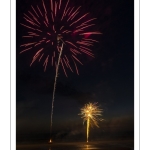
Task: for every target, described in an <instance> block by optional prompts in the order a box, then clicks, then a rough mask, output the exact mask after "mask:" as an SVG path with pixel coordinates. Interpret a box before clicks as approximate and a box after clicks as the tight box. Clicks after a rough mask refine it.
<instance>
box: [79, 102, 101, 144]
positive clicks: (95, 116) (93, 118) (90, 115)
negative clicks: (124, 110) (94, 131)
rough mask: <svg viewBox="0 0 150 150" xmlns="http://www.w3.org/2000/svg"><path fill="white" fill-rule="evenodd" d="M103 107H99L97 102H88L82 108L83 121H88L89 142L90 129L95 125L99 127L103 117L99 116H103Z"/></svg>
mask: <svg viewBox="0 0 150 150" xmlns="http://www.w3.org/2000/svg"><path fill="white" fill-rule="evenodd" d="M102 112H103V109H99V107H98V106H97V103H93V104H92V103H88V104H85V106H84V107H83V108H81V113H80V114H79V115H81V116H82V117H81V118H83V123H84V122H85V121H87V142H88V139H89V130H90V126H92V125H95V126H97V127H99V125H98V121H102V120H103V119H100V118H99V116H102Z"/></svg>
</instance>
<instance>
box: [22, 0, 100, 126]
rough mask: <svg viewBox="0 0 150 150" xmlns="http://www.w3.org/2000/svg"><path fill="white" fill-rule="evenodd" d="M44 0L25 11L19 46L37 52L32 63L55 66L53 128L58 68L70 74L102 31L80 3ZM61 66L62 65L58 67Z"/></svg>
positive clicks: (87, 54) (27, 50)
mask: <svg viewBox="0 0 150 150" xmlns="http://www.w3.org/2000/svg"><path fill="white" fill-rule="evenodd" d="M64 1H65V2H63V1H62V0H47V1H46V0H41V2H40V3H39V6H38V5H36V6H35V7H34V6H31V9H30V10H29V11H28V12H27V13H24V17H23V18H24V21H25V22H23V23H21V25H22V26H23V27H25V28H26V29H27V32H26V34H25V35H23V36H22V37H23V38H24V40H23V41H24V43H23V44H22V45H21V46H20V47H21V49H22V50H21V52H20V53H24V52H30V51H32V52H33V53H34V55H33V57H32V58H31V63H30V66H32V65H33V63H34V62H36V61H38V62H43V68H44V71H46V69H47V67H48V66H49V65H51V66H53V67H56V74H55V81H54V89H53V98H52V111H51V128H52V116H53V107H54V96H55V89H56V81H57V77H58V71H59V68H62V70H63V72H64V74H65V75H66V77H67V70H66V69H69V70H70V71H71V72H73V70H76V73H77V74H79V71H78V67H77V66H78V65H77V64H79V63H80V64H82V62H81V60H80V58H81V57H82V56H81V55H82V54H83V55H86V56H87V57H94V54H93V53H92V51H91V48H92V46H93V44H94V43H95V42H98V41H96V40H94V39H93V38H94V37H95V36H96V35H98V34H101V33H100V32H99V31H95V23H94V22H93V21H95V19H96V18H91V16H90V13H83V9H82V7H81V6H79V7H77V8H76V7H71V5H70V0H64ZM59 66H60V67H59Z"/></svg>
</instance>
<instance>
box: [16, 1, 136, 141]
mask: <svg viewBox="0 0 150 150" xmlns="http://www.w3.org/2000/svg"><path fill="white" fill-rule="evenodd" d="M39 2H41V1H40V0H37V1H34V2H33V1H30V0H23V1H19V0H17V1H16V31H17V32H16V41H17V43H16V133H17V140H18V141H19V140H20V141H21V140H22V141H23V140H26V139H27V137H28V135H30V137H31V135H32V136H33V139H34V136H35V137H37V135H41V134H42V135H43V138H44V137H49V133H50V113H51V101H52V91H53V83H54V76H55V70H54V68H52V67H51V66H49V67H48V68H47V71H46V72H44V71H43V68H42V65H41V64H40V63H38V62H35V63H34V64H33V66H32V67H30V63H31V61H32V57H33V55H32V52H31V53H30V51H28V52H25V53H23V54H19V52H20V51H21V48H20V45H21V44H22V43H24V41H23V39H22V36H23V35H24V33H26V31H27V30H26V29H25V28H24V27H22V26H21V25H20V23H22V22H23V13H26V12H27V11H28V10H30V8H31V5H32V6H34V5H37V4H38V3H39ZM63 2H66V1H65V0H64V1H63ZM63 2H62V3H63ZM71 3H72V5H77V6H78V5H81V6H82V8H83V9H84V10H85V11H88V12H90V14H91V16H92V17H96V18H97V24H96V26H97V29H98V30H99V31H100V32H102V33H103V34H102V35H98V36H96V40H98V41H99V43H96V44H95V45H94V46H93V48H91V49H92V51H93V53H94V55H95V58H94V59H90V58H89V57H84V56H83V58H82V62H83V64H84V65H83V66H82V65H78V68H79V75H77V74H76V73H72V72H71V71H69V70H68V71H67V74H68V77H65V75H64V73H63V70H62V69H61V68H60V70H59V77H58V80H57V87H56V96H55V102H54V115H53V136H54V138H55V139H60V140H62V139H65V140H68V139H72V140H77V139H80V140H83V139H84V138H85V129H86V127H85V125H83V123H82V119H81V118H80V116H79V115H78V114H79V113H80V108H81V107H83V106H84V104H86V103H88V102H98V104H99V105H100V106H101V108H103V110H104V112H103V118H104V121H103V122H100V128H93V129H91V130H92V131H91V137H93V139H101V138H106V137H107V138H109V137H111V138H112V137H113V138H114V137H130V136H131V137H133V129H134V1H133V0H95V1H93V0H86V1H85V0H76V1H71ZM95 133H97V134H95ZM79 137H80V138H79Z"/></svg>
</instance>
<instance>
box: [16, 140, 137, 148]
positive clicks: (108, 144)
mask: <svg viewBox="0 0 150 150" xmlns="http://www.w3.org/2000/svg"><path fill="white" fill-rule="evenodd" d="M16 150H134V144H133V141H100V142H89V143H86V142H75V143H73V142H72V143H52V144H46V143H43V144H19V145H18V144H17V145H16Z"/></svg>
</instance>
